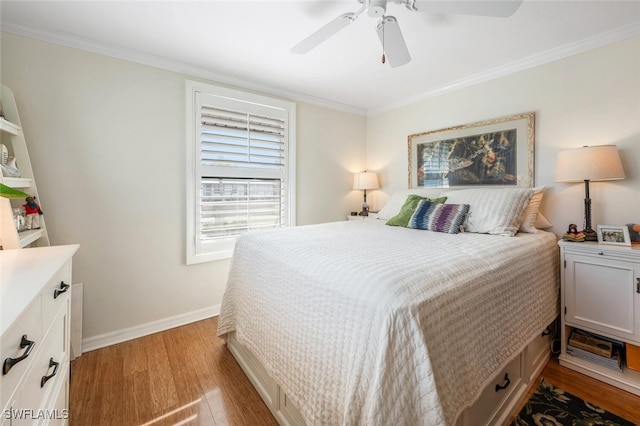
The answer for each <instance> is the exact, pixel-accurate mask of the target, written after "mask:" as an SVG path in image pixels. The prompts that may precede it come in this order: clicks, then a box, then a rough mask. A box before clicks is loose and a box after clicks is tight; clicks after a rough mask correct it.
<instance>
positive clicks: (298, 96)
mask: <svg viewBox="0 0 640 426" xmlns="http://www.w3.org/2000/svg"><path fill="white" fill-rule="evenodd" d="M2 31H4V32H8V33H12V34H16V35H19V36H24V37H29V38H34V39H38V40H41V41H45V42H48V43H53V44H59V45H62V46H66V47H71V48H74V49H79V50H83V51H87V52H91V53H96V54H98V55H103V56H109V57H112V58H116V59H122V60H125V61H129V62H134V63H138V64H141V65H147V66H151V67H154V68H159V69H164V70H167V71H172V72H177V73H180V74H185V75H187V76H188V77H192V78H200V79H204V80H209V81H212V82H216V83H221V84H224V85H227V86H232V87H235V88H239V89H245V90H251V91H254V92H258V93H262V94H266V95H270V96H276V97H280V98H283V99H287V100H293V101H298V102H305V103H309V104H312V105H317V106H321V107H325V108H330V109H333V110H337V111H343V112H348V113H351V114H356V115H361V116H366V115H367V111H366V110H365V109H364V108H359V107H355V106H352V105H346V104H342V103H338V102H333V101H329V100H326V99H322V98H318V97H315V96H309V95H305V94H302V93H296V92H292V91H288V90H284V89H278V88H274V87H272V86H268V87H267V86H263V85H260V84H257V83H254V82H251V81H246V80H241V79H237V78H234V77H231V76H229V75H224V74H218V73H215V72H212V71H211V70H209V69H206V68H202V67H197V66H194V65H190V64H187V63H183V62H180V61H174V60H171V59H167V58H163V57H161V56H156V55H151V54H148V53H144V52H140V51H137V50H132V49H126V48H121V47H115V46H112V45H109V44H106V43H101V42H98V41H95V40H90V39H85V38H82V37H76V36H72V35H69V34H63V33H59V32H51V31H42V30H38V29H35V28H31V27H26V26H22V25H16V24H13V23H5V22H3V23H2Z"/></svg>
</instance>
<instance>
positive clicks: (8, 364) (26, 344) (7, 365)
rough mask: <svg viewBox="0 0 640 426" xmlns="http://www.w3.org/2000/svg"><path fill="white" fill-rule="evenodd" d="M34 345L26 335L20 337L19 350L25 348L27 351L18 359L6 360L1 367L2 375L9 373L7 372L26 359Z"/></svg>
mask: <svg viewBox="0 0 640 426" xmlns="http://www.w3.org/2000/svg"><path fill="white" fill-rule="evenodd" d="M35 345H36V342H34V341H33V340H29V339H27V335H26V334H24V335H22V339H21V340H20V349H22V348H27V349H25V351H24V352H23V354H22V355H20V356H19V357H18V358H7V359H5V360H4V364H3V365H2V375H3V376H4V375H5V374H7V373H8V372H9V370H11V369H12V368H13V366H14V365H16V364H17V363H19V362H20V361H22V360H24V359H26V358H27V357H28V356H29V354H30V353H31V351H32V350H33V347H34V346H35Z"/></svg>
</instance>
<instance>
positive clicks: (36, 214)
mask: <svg viewBox="0 0 640 426" xmlns="http://www.w3.org/2000/svg"><path fill="white" fill-rule="evenodd" d="M26 201H27V202H26V204H24V205H23V207H24V211H25V214H26V217H27V223H26V227H27V229H39V228H40V215H42V214H43V213H42V210H41V209H40V206H39V205H38V203H36V199H35V197H32V196H29V197H27V198H26Z"/></svg>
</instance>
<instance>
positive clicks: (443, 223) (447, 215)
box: [408, 200, 469, 234]
mask: <svg viewBox="0 0 640 426" xmlns="http://www.w3.org/2000/svg"><path fill="white" fill-rule="evenodd" d="M468 212H469V204H437V203H432V202H430V201H426V200H422V201H420V202H419V203H418V206H417V207H416V211H415V212H414V213H413V215H412V216H411V219H410V220H409V225H408V227H409V228H414V229H426V230H428V231H435V232H444V233H447V234H457V233H458V232H460V225H462V222H463V221H464V219H465V218H466V217H467V213H468Z"/></svg>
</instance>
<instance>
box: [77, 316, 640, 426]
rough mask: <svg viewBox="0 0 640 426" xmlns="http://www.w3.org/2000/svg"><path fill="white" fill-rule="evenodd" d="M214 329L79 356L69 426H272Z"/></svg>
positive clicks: (622, 407) (585, 386) (551, 370)
mask: <svg viewBox="0 0 640 426" xmlns="http://www.w3.org/2000/svg"><path fill="white" fill-rule="evenodd" d="M217 326H218V320H217V318H210V319H207V320H204V321H199V322H196V323H193V324H189V325H186V326H183V327H178V328H174V329H171V330H167V331H164V332H161V333H156V334H153V335H150V336H146V337H142V338H139V339H135V340H132V341H129V342H124V343H120V344H118V345H113V346H109V347H107V348H104V349H99V350H96V351H92V352H88V353H85V354H83V355H82V356H81V357H80V358H78V359H76V360H75V361H73V362H72V363H71V389H70V394H71V395H70V399H71V401H70V406H71V407H70V408H71V418H70V425H71V426H91V425H100V426H108V425H118V426H127V425H135V426H161V425H162V426H164V425H203V426H204V425H206V426H209V425H216V426H221V425H238V426H244V425H251V426H254V425H255V426H261V425H276V424H277V423H276V421H275V419H274V418H273V417H272V416H271V413H270V412H269V409H268V408H267V407H266V405H265V404H264V403H263V402H262V400H261V399H260V396H259V395H258V393H257V392H256V391H255V389H254V388H253V386H252V385H251V383H250V382H249V379H248V378H247V377H246V376H245V375H244V373H243V372H242V370H241V369H240V367H239V366H238V364H237V363H236V361H235V359H234V358H233V356H232V355H231V353H230V352H229V351H228V350H227V348H226V346H225V345H224V342H223V341H222V340H221V339H219V338H218V337H216V329H217ZM541 376H542V377H544V378H545V380H547V381H548V382H550V383H552V384H554V385H555V386H558V387H560V388H562V389H564V390H566V391H567V392H570V393H573V394H574V395H576V396H579V397H581V398H584V399H587V400H589V401H591V402H592V403H594V404H596V405H599V406H600V407H602V408H604V409H607V410H609V411H611V412H613V413H615V414H617V415H619V416H622V417H624V418H626V419H628V420H631V421H634V422H636V423H640V397H638V396H635V395H632V394H630V393H628V392H625V391H622V390H619V389H617V388H614V387H612V386H609V385H606V384H604V383H601V382H599V381H597V380H594V379H591V378H589V377H587V376H583V375H581V374H579V373H576V372H574V371H572V370H568V369H566V368H564V367H561V366H560V365H558V363H557V361H555V360H551V361H550V362H549V363H548V364H547V365H546V366H545V368H544V370H543V372H542V374H541ZM538 381H539V379H538V380H537V381H536V383H537V382H538ZM523 404H524V402H523ZM520 408H521V407H518V409H517V411H516V413H517V412H518V411H520ZM514 414H515V413H514Z"/></svg>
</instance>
